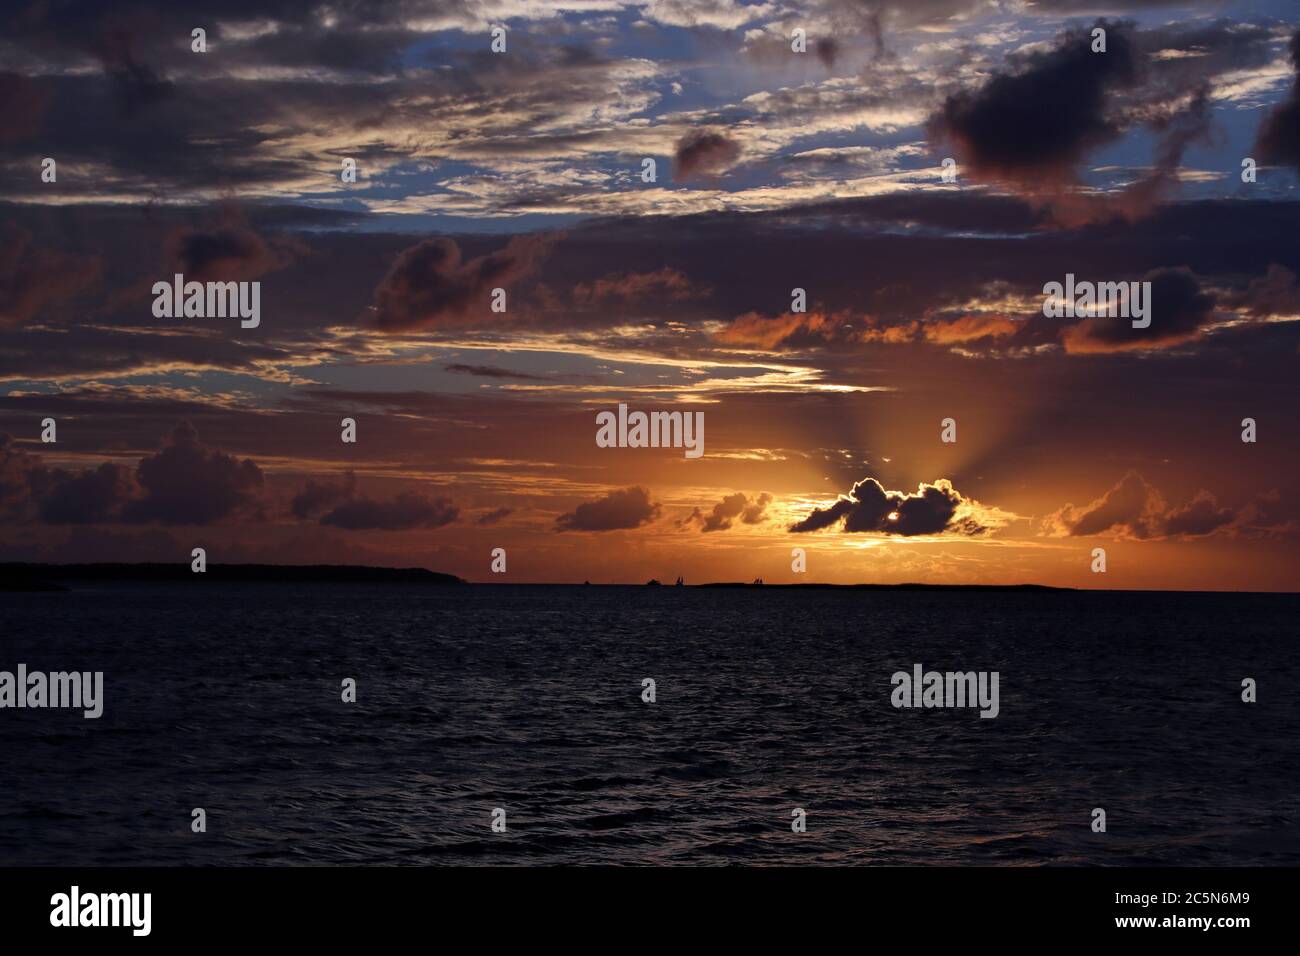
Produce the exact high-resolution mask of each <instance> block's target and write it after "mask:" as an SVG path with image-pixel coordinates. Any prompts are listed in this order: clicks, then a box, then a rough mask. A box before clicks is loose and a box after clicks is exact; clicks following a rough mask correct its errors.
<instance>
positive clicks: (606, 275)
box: [0, 0, 1300, 590]
mask: <svg viewBox="0 0 1300 956" xmlns="http://www.w3.org/2000/svg"><path fill="white" fill-rule="evenodd" d="M495 25H502V26H504V27H505V28H506V50H505V52H502V53H496V52H493V51H492V49H491V44H492V35H491V30H492V28H493V26H495ZM1097 26H1100V27H1101V28H1103V29H1104V30H1105V31H1106V43H1107V46H1106V51H1105V52H1104V53H1101V52H1093V50H1092V49H1091V44H1092V43H1093V40H1092V30H1093V29H1094V27H1097ZM195 28H203V29H204V30H205V31H206V42H207V50H206V52H195V51H194V50H192V34H191V31H192V30H194V29H195ZM796 28H800V29H803V30H804V31H805V32H806V36H807V52H806V53H796V52H794V51H792V49H791V43H792V41H791V37H792V35H793V33H794V31H795V29H796ZM1298 28H1300V7H1297V5H1296V4H1295V3H1294V2H1290V0H1273V2H1266V0H1252V2H1231V0H1225V2H1208V0H1207V2H1199V3H1180V2H1176V0H1173V2H1171V0H1150V2H1125V3H1118V2H1109V3H1107V2H1093V0H1038V2H1029V0H1002V2H996V0H792V2H784V0H772V2H760V3H740V2H736V0H648V2H646V0H638V2H619V0H568V2H564V0H561V2H559V3H541V2H534V0H501V2H493V0H482V2H461V0H429V2H425V0H392V2H374V3H324V2H321V3H317V2H288V0H259V2H252V0H234V2H215V0H196V2H186V3H169V2H163V0H155V2H132V0H115V2H108V0H104V2H82V3H72V2H13V3H7V4H5V6H4V8H3V12H0V433H3V437H0V560H9V561H14V560H21V561H53V562H74V561H168V562H171V561H175V562H181V563H188V561H189V555H190V549H191V548H193V547H199V546H201V547H204V548H206V549H207V553H208V560H209V562H212V563H231V562H269V563H297V564H302V563H338V564H343V563H348V564H375V565H393V566H423V567H427V568H431V569H434V570H439V571H446V572H450V573H454V574H458V575H461V576H463V577H466V578H468V579H470V580H475V581H487V580H494V581H515V582H528V581H556V582H573V581H576V582H581V581H583V580H590V581H592V582H642V581H645V580H647V579H649V578H651V577H655V578H659V579H661V580H665V581H669V582H671V580H673V579H674V578H675V577H676V576H677V575H679V574H680V575H682V576H684V577H685V578H686V580H687V582H688V583H701V582H704V581H719V580H730V581H742V580H743V581H750V580H753V579H754V578H757V577H761V578H763V579H764V580H765V581H767V582H768V583H778V582H794V581H829V582H843V583H847V582H858V581H866V582H901V581H923V582H933V583H1021V582H1033V583H1041V584H1052V585H1066V586H1075V587H1108V588H1172V589H1232V590H1296V589H1297V588H1300V574H1298V573H1297V567H1298V564H1297V559H1298V558H1300V547H1298V545H1300V505H1298V504H1297V502H1298V501H1300V477H1297V468H1296V465H1297V459H1298V456H1297V451H1296V449H1297V428H1296V423H1297V417H1298V416H1300V378H1298V377H1297V359H1298V358H1300V351H1298V342H1300V340H1298V339H1297V333H1298V332H1300V324H1297V320H1300V281H1298V280H1297V273H1300V241H1298V237H1300V231H1298V227H1300V191H1298V190H1297V185H1298V183H1300V81H1297V69H1296V61H1297V60H1300V35H1298V34H1297V29H1298ZM45 158H52V159H54V160H55V162H56V164H57V166H56V170H57V179H56V181H54V182H44V181H42V168H43V164H42V160H43V159H45ZM647 158H650V159H653V160H654V167H655V172H656V178H655V181H653V182H646V181H643V176H642V171H643V169H644V168H645V166H644V163H643V161H644V160H645V159H647ZM945 158H951V159H953V160H955V169H956V172H957V178H956V182H951V183H949V182H944V180H943V172H944V165H943V160H944V159H945ZM1246 158H1250V159H1253V160H1254V161H1255V166H1256V176H1255V180H1254V181H1253V182H1246V181H1243V176H1242V168H1243V167H1242V164H1243V160H1244V159H1246ZM345 159H353V160H355V162H356V170H357V177H356V182H355V183H348V182H343V181H342V180H341V176H340V172H341V169H342V166H343V161H344V160H345ZM176 273H182V274H183V275H184V276H185V277H186V279H187V280H197V281H210V280H222V281H226V280H228V281H239V282H252V281H257V282H260V283H261V287H260V289H261V291H260V296H261V299H260V303H261V315H260V324H259V325H258V326H257V327H256V328H243V327H241V324H240V321H239V320H238V319H237V318H220V317H204V318H158V317H156V316H155V314H154V309H153V305H154V296H153V294H152V292H151V289H152V287H153V285H154V283H155V282H158V281H160V280H162V281H171V279H172V277H173V275H174V274H176ZM1067 273H1072V274H1074V275H1075V276H1076V277H1077V278H1078V279H1079V280H1091V281H1097V282H1102V281H1106V282H1118V281H1124V282H1129V281H1149V282H1151V289H1152V293H1151V295H1152V303H1153V305H1152V321H1151V324H1150V327H1149V328H1146V329H1137V328H1133V327H1132V326H1131V324H1130V322H1129V321H1128V320H1127V319H1122V318H1120V319H1109V318H1104V317H1095V316H1094V317H1083V318H1064V319H1052V318H1046V317H1045V316H1044V315H1043V301H1044V295H1043V287H1044V285H1045V284H1046V283H1048V282H1053V281H1055V282H1063V281H1064V279H1065V276H1066V274H1067ZM495 288H502V289H505V290H506V303H507V304H506V311H505V312H503V313H502V312H494V311H493V310H492V308H491V305H492V290H493V289H495ZM796 288H800V289H804V290H806V298H807V311H806V312H792V311H791V308H792V290H794V289H796ZM620 402H624V403H626V404H627V405H628V406H629V408H631V409H633V410H643V411H647V412H648V411H678V412H695V411H702V412H703V413H704V423H705V430H704V454H703V456H702V457H700V458H698V459H688V458H687V457H685V456H684V454H683V451H682V449H680V448H645V449H639V448H600V447H597V445H596V441H595V436H596V415H597V413H598V412H601V411H604V410H614V409H616V408H617V405H618V403H620ZM46 418H53V419H54V420H55V422H56V426H57V441H56V442H54V443H44V442H42V440H41V435H42V424H41V423H42V420H43V419H46ZM344 418H353V419H355V421H356V423H357V428H356V431H357V441H356V442H355V443H350V444H349V443H344V442H343V441H342V440H341V430H342V429H341V425H340V422H341V420H342V419H344ZM947 418H951V419H954V420H955V422H956V436H957V440H956V441H955V442H953V443H945V442H943V441H941V438H940V435H941V428H942V426H941V422H942V421H943V420H944V419H947ZM1245 418H1253V419H1254V420H1255V421H1256V423H1257V441H1255V442H1254V443H1247V442H1243V441H1242V420H1243V419H1245ZM795 547H799V548H803V549H805V551H806V553H807V572H806V573H805V574H795V573H793V572H792V570H791V549H792V548H795ZM1098 547H1100V548H1104V549H1105V550H1106V554H1107V566H1108V567H1107V572H1106V573H1105V574H1094V573H1092V571H1091V570H1090V565H1091V564H1092V551H1093V549H1094V548H1098ZM494 548H505V549H506V551H507V555H508V571H507V573H506V574H504V575H497V574H492V573H491V572H490V570H489V565H490V561H491V557H490V555H491V551H492V549H494Z"/></svg>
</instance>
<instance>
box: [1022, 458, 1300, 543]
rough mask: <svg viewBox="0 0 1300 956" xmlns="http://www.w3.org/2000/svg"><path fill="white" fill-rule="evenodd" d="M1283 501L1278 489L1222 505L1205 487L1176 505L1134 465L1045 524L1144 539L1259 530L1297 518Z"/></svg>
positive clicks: (1079, 533)
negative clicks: (1095, 495)
mask: <svg viewBox="0 0 1300 956" xmlns="http://www.w3.org/2000/svg"><path fill="white" fill-rule="evenodd" d="M1279 501H1280V496H1278V495H1276V494H1275V493H1274V494H1265V495H1257V496H1256V497H1255V499H1254V500H1253V501H1251V502H1250V503H1248V504H1247V505H1246V506H1244V507H1243V508H1240V509H1237V508H1232V507H1228V506H1225V505H1220V504H1219V502H1218V501H1217V499H1216V498H1215V496H1214V495H1212V494H1210V493H1209V492H1208V491H1205V490H1204V489H1202V490H1201V491H1198V492H1197V493H1196V494H1195V495H1193V496H1192V498H1191V500H1189V501H1188V502H1187V503H1186V504H1183V505H1179V506H1176V507H1175V506H1171V505H1169V504H1168V503H1167V502H1166V501H1165V498H1164V496H1163V495H1161V494H1160V492H1159V491H1158V490H1157V489H1156V488H1155V487H1154V486H1153V485H1151V484H1150V482H1148V481H1147V480H1146V479H1145V478H1144V477H1142V475H1141V474H1139V473H1138V472H1136V471H1130V472H1129V473H1128V474H1126V475H1125V476H1124V477H1123V478H1121V479H1120V480H1119V481H1118V482H1116V484H1115V485H1114V486H1113V487H1111V488H1110V489H1108V490H1107V491H1106V493H1105V494H1103V495H1102V496H1101V497H1100V498H1098V499H1096V500H1095V501H1093V502H1091V503H1090V504H1087V505H1081V506H1075V505H1072V504H1070V505H1066V506H1065V507H1063V508H1061V509H1060V510H1059V511H1056V512H1054V513H1053V514H1051V515H1049V516H1048V517H1047V518H1046V519H1044V527H1045V528H1046V530H1047V531H1048V533H1049V534H1054V535H1065V536H1070V537H1096V536H1106V537H1116V538H1136V539H1139V540H1147V539H1156V538H1172V537H1184V538H1190V537H1201V536H1204V535H1209V534H1214V533H1216V532H1219V531H1224V532H1231V533H1233V534H1238V533H1247V534H1258V533H1261V532H1262V533H1267V532H1270V531H1273V530H1280V529H1283V528H1285V527H1287V526H1288V522H1290V521H1293V520H1294V514H1291V515H1290V516H1288V515H1285V514H1283V512H1284V511H1285V510H1286V509H1284V508H1282V507H1279ZM1292 507H1293V505H1292Z"/></svg>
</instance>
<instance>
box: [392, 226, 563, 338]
mask: <svg viewBox="0 0 1300 956" xmlns="http://www.w3.org/2000/svg"><path fill="white" fill-rule="evenodd" d="M549 243H550V240H549V239H547V238H546V237H541V236H519V237H516V238H515V239H512V240H511V241H510V243H509V244H508V245H507V246H506V247H505V248H504V249H500V250H498V251H496V252H492V253H489V254H487V255H483V256H479V257H478V258H477V259H471V260H470V261H469V262H462V261H461V253H460V247H459V246H458V245H457V244H456V242H455V241H454V240H452V239H447V238H444V237H439V238H437V239H425V240H424V241H422V242H420V243H418V244H417V245H414V246H411V247H410V248H409V249H407V250H405V251H404V252H402V253H401V255H399V256H398V257H397V260H396V261H395V262H394V263H393V265H392V268H390V269H389V270H388V274H387V275H386V276H384V278H383V281H381V282H380V283H379V286H378V288H376V289H375V305H374V308H375V314H374V324H375V327H376V328H377V329H379V330H380V331H383V332H403V331H410V330H412V329H423V328H434V327H438V326H444V325H455V324H462V323H466V322H472V321H486V320H487V319H489V318H490V317H492V316H493V315H494V313H493V312H492V311H491V301H490V297H491V294H492V290H493V289H494V288H498V287H500V288H505V287H506V286H508V285H509V284H510V283H511V282H513V281H516V280H518V279H522V278H524V277H526V276H528V275H530V274H531V273H532V272H533V270H534V268H535V266H536V263H537V261H538V260H539V259H540V258H541V256H542V255H544V254H545V252H546V250H547V248H548V247H549ZM506 291H507V295H509V291H510V290H509V289H507V290H506ZM507 305H508V300H507Z"/></svg>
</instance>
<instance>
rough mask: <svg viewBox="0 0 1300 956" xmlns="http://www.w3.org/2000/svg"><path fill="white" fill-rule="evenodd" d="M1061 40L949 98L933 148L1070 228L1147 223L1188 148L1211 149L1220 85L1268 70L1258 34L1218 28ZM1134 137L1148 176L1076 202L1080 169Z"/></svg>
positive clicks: (1115, 32)
mask: <svg viewBox="0 0 1300 956" xmlns="http://www.w3.org/2000/svg"><path fill="white" fill-rule="evenodd" d="M1096 25H1097V26H1100V27H1102V28H1104V29H1105V30H1106V43H1107V48H1106V51H1105V52H1104V53H1101V52H1098V53H1094V52H1092V49H1091V45H1090V44H1091V42H1092V40H1091V36H1090V29H1089V28H1083V27H1078V28H1073V29H1070V30H1067V31H1066V32H1064V33H1063V34H1061V35H1060V36H1059V37H1058V38H1057V40H1056V43H1055V45H1054V46H1053V48H1052V49H1051V50H1046V51H1042V50H1039V51H1034V52H1030V53H1028V54H1015V53H1013V54H1011V55H1010V56H1009V57H1008V62H1009V66H1008V68H1007V69H1006V70H1003V71H1001V72H998V73H996V74H995V75H994V76H993V77H992V79H990V80H989V81H988V82H987V83H985V84H984V85H983V86H982V87H980V88H979V89H977V90H963V91H959V92H957V93H954V94H952V95H950V96H949V97H948V98H947V99H946V100H945V102H944V103H943V105H942V106H941V107H940V108H939V109H938V110H937V111H936V112H935V113H934V114H933V115H932V116H931V117H930V120H929V122H928V123H927V130H928V132H929V135H930V137H931V139H932V140H934V141H935V142H937V143H946V144H949V145H951V147H952V148H953V150H954V151H955V152H956V154H957V156H958V158H959V161H960V162H961V163H962V164H963V165H964V166H967V167H969V171H970V173H971V175H972V176H973V177H974V178H976V179H978V180H982V181H985V182H991V183H996V184H1000V185H1003V186H1010V187H1011V188H1013V189H1016V190H1017V191H1019V192H1021V193H1023V194H1025V195H1027V196H1029V197H1031V198H1032V199H1034V200H1035V202H1037V203H1039V204H1042V205H1045V206H1046V207H1047V208H1049V209H1050V210H1051V212H1052V214H1053V218H1054V220H1056V221H1058V222H1059V223H1061V224H1063V225H1066V226H1074V225H1084V224H1087V223H1090V222H1101V221H1106V220H1108V219H1112V218H1126V219H1130V220H1132V219H1135V218H1138V217H1142V216H1146V215H1149V214H1150V213H1151V212H1152V211H1153V210H1154V208H1155V206H1156V204H1157V203H1158V202H1160V201H1161V200H1163V199H1165V198H1166V197H1167V196H1168V195H1169V194H1171V193H1172V192H1173V191H1174V190H1175V188H1176V187H1177V184H1178V176H1177V174H1178V170H1179V167H1180V166H1181V164H1182V158H1183V155H1184V153H1185V152H1186V150H1187V148H1188V147H1189V146H1190V145H1192V144H1193V143H1195V142H1198V141H1208V137H1209V135H1210V129H1211V118H1212V110H1211V90H1212V82H1213V81H1214V79H1215V78H1217V77H1219V76H1222V75H1224V74H1226V73H1228V72H1230V71H1233V70H1242V69H1247V68H1251V67H1255V66H1259V65H1260V64H1263V63H1265V62H1267V60H1268V57H1269V55H1270V53H1269V51H1270V45H1271V42H1272V36H1271V33H1270V31H1269V30H1268V29H1267V28H1265V27H1262V26H1259V25H1255V24H1249V23H1244V24H1243V23H1233V22H1228V21H1215V22H1213V23H1209V24H1192V25H1182V24H1170V25H1165V26H1161V27H1156V28H1153V29H1149V30H1139V29H1137V28H1136V27H1135V26H1134V25H1133V24H1131V23H1128V22H1114V21H1104V20H1101V21H1097V24H1096ZM1137 127H1146V128H1147V129H1149V130H1150V131H1151V132H1152V133H1154V134H1155V137H1156V146H1155V155H1154V157H1153V162H1152V165H1151V168H1150V169H1149V170H1148V171H1147V172H1146V173H1145V174H1144V175H1142V176H1140V177H1139V178H1138V179H1137V180H1136V181H1134V182H1132V183H1130V184H1128V185H1127V186H1125V187H1123V188H1121V189H1118V190H1114V191H1111V192H1109V193H1100V194H1088V193H1086V192H1083V191H1080V190H1079V189H1078V187H1079V186H1080V185H1081V180H1080V167H1081V165H1082V164H1083V163H1084V162H1085V160H1086V159H1087V157H1088V156H1089V155H1090V154H1091V153H1092V152H1094V151H1095V150H1097V149H1098V148H1100V147H1102V146H1105V145H1108V144H1111V143H1113V142H1115V141H1116V140H1118V139H1119V138H1120V137H1121V136H1123V135H1125V134H1126V133H1128V132H1130V131H1131V130H1132V129H1134V128H1137Z"/></svg>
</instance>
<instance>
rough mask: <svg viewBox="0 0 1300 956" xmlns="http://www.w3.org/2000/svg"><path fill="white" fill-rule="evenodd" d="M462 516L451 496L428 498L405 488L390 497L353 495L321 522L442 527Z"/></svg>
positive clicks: (341, 525) (370, 526) (363, 527)
mask: <svg viewBox="0 0 1300 956" xmlns="http://www.w3.org/2000/svg"><path fill="white" fill-rule="evenodd" d="M459 516H460V509H459V508H457V507H456V506H455V505H454V504H452V502H451V499H450V498H446V497H443V496H437V497H434V498H428V497H426V496H424V495H420V494H415V493H414V492H405V493H403V494H400V495H398V496H397V497H396V498H392V499H389V500H387V501H379V500H376V499H374V498H365V497H357V498H352V499H350V500H348V501H345V502H343V503H342V504H341V505H339V506H338V507H336V508H335V509H334V510H333V511H330V512H329V513H328V514H326V515H325V516H324V517H322V518H321V519H320V523H321V524H323V525H333V526H334V527H336V528H346V529H347V530H349V531H362V530H380V531H410V530H412V529H414V528H441V527H443V526H444V525H448V524H451V523H452V522H453V521H455V520H456V519H457V518H458V517H459Z"/></svg>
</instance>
